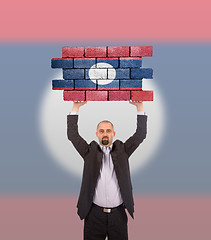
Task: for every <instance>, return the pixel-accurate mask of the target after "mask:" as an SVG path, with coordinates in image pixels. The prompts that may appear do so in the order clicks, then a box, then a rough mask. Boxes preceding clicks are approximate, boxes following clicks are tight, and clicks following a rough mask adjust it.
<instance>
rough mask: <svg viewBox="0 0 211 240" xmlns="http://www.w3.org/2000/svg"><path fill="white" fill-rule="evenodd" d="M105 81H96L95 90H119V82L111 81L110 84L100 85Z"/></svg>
mask: <svg viewBox="0 0 211 240" xmlns="http://www.w3.org/2000/svg"><path fill="white" fill-rule="evenodd" d="M105 81H106V80H97V89H98V90H119V80H116V79H115V80H113V81H112V82H111V83H108V84H102V83H104V82H105Z"/></svg>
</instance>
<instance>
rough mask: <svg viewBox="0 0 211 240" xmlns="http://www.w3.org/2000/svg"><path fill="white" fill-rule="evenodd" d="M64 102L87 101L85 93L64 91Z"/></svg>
mask: <svg viewBox="0 0 211 240" xmlns="http://www.w3.org/2000/svg"><path fill="white" fill-rule="evenodd" d="M63 99H64V101H85V91H63Z"/></svg>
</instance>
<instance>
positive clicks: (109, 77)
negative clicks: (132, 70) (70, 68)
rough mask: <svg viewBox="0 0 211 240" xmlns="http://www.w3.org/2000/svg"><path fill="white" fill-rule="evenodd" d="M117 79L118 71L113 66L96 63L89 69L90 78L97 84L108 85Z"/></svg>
mask: <svg viewBox="0 0 211 240" xmlns="http://www.w3.org/2000/svg"><path fill="white" fill-rule="evenodd" d="M115 77H116V70H115V69H114V67H113V66H112V65H111V64H108V63H103V62H102V63H96V64H94V65H93V66H92V67H91V68H90V69H89V78H90V79H91V81H92V82H93V83H95V84H100V85H106V84H109V83H111V82H112V81H113V80H114V79H115Z"/></svg>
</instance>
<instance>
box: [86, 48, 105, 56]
mask: <svg viewBox="0 0 211 240" xmlns="http://www.w3.org/2000/svg"><path fill="white" fill-rule="evenodd" d="M85 57H106V47H85Z"/></svg>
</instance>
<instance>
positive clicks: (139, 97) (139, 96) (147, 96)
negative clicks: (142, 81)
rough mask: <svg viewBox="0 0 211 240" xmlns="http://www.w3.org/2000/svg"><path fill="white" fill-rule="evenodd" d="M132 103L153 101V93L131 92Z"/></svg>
mask: <svg viewBox="0 0 211 240" xmlns="http://www.w3.org/2000/svg"><path fill="white" fill-rule="evenodd" d="M131 100H133V101H153V91H131Z"/></svg>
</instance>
